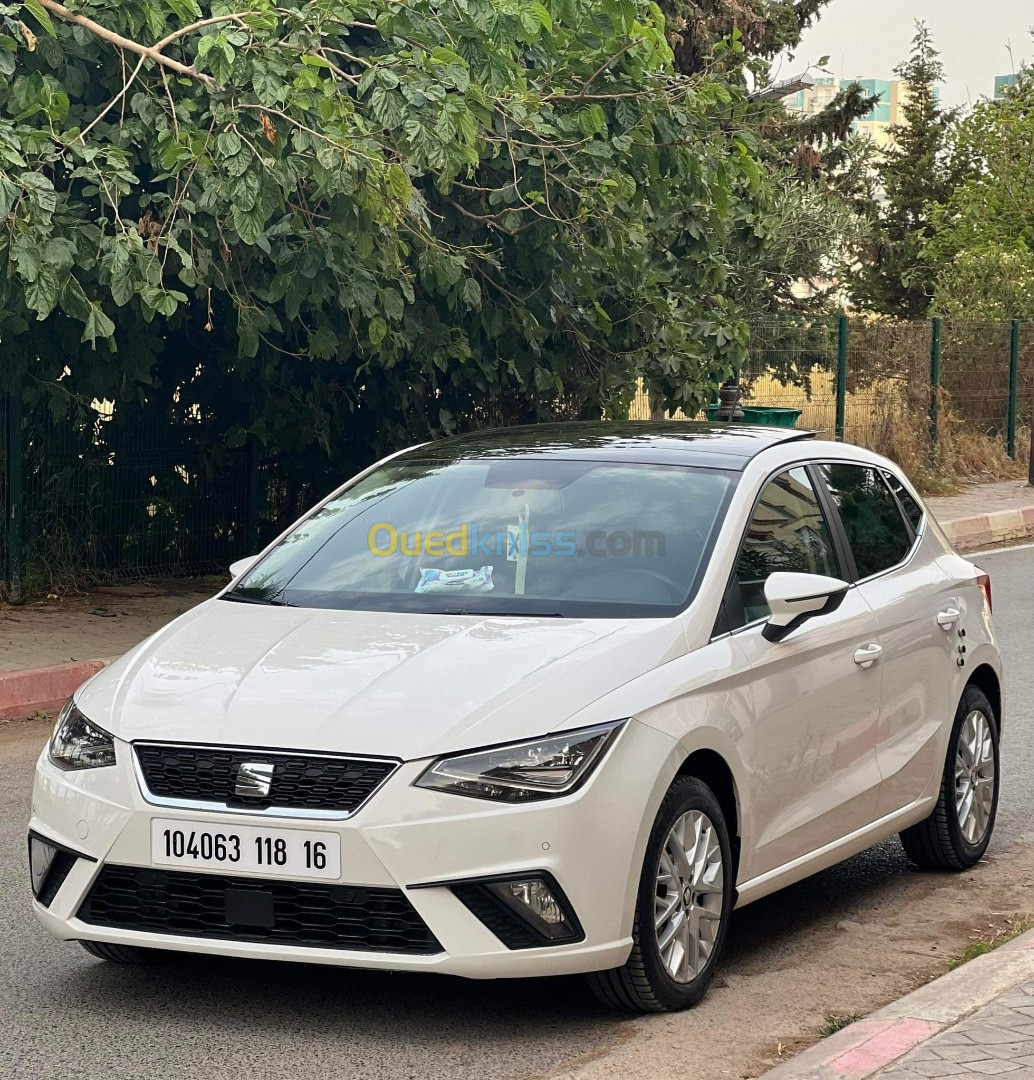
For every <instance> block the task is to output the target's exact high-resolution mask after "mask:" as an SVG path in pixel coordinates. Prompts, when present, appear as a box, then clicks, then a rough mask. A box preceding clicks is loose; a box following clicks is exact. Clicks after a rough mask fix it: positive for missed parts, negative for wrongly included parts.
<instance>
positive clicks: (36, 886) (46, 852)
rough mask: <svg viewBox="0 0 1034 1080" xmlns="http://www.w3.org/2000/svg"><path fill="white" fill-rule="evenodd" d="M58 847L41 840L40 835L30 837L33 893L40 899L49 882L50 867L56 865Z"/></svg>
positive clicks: (30, 870)
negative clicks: (44, 887)
mask: <svg viewBox="0 0 1034 1080" xmlns="http://www.w3.org/2000/svg"><path fill="white" fill-rule="evenodd" d="M55 855H57V848H56V847H54V845H53V844H48V843H47V842H46V840H41V839H40V838H39V837H38V836H30V837H29V873H30V875H31V876H32V895H33V896H34V897H35V898H36V899H37V900H38V899H39V898H40V893H42V892H43V886H44V885H45V884H46V882H47V877H48V876H49V874H50V868H51V867H52V866H53V865H54V856H55Z"/></svg>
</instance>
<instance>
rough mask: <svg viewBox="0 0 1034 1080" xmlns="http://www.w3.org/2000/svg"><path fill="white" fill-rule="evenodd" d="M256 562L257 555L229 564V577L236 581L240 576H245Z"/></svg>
mask: <svg viewBox="0 0 1034 1080" xmlns="http://www.w3.org/2000/svg"><path fill="white" fill-rule="evenodd" d="M257 562H258V556H257V555H249V556H248V557H247V558H245V559H238V560H237V561H236V562H232V563H230V577H232V578H234V579H235V580H236V579H237V578H239V577H240V576H241V574H246V573H247V572H248V571H249V570H250V569H251V568H252V567H253V566H254V565H255V563H257Z"/></svg>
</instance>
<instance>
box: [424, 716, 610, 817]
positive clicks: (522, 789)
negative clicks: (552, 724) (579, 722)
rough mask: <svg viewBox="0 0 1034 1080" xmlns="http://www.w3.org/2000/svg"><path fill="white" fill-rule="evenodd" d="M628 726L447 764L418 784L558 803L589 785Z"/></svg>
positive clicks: (451, 759)
mask: <svg viewBox="0 0 1034 1080" xmlns="http://www.w3.org/2000/svg"><path fill="white" fill-rule="evenodd" d="M624 723H625V721H624V720H618V721H616V722H615V723H612V724H599V725H598V726H596V727H591V728H581V729H580V730H578V731H565V732H564V733H563V734H562V735H546V736H544V737H543V738H541V739H531V740H529V741H528V742H520V743H511V744H510V745H509V746H497V747H495V748H494V749H492V750H478V751H476V752H475V753H473V754H460V755H458V756H457V757H448V758H442V759H441V760H440V761H436V762H435V763H434V764H433V765H432V766H431V767H430V768H429V769H428V770H427V771H426V772H424V773H421V775H420V777H419V778H418V779H417V780H416V781H415V783H416V786H417V787H423V788H434V789H435V790H437V791H451V792H453V794H455V795H471V796H473V797H474V798H477V799H497V800H499V801H501V802H531V801H533V800H535V799H555V798H557V797H559V796H560V795H567V794H568V793H569V792H571V791H574V789H575V788H576V787H578V786H579V784H582V783H584V781H585V780H586V778H587V777H588V776H589V774H590V773H591V772H592V770H593V769H594V768H595V767H596V766H597V765H598V764H599V762H600V760H601V759H602V757H603V751H604V750H605V749H606V747H607V744H608V743H609V742H610V741H611V740H612V739H613V738H614V736H615V735H616V734H617V732H618V730H619V729H620V728H621V726H622V725H623V724H624Z"/></svg>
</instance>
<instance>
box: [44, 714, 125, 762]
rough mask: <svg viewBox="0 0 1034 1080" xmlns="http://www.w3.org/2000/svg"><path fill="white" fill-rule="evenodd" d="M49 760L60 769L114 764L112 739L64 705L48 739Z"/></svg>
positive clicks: (81, 715)
mask: <svg viewBox="0 0 1034 1080" xmlns="http://www.w3.org/2000/svg"><path fill="white" fill-rule="evenodd" d="M50 760H51V761H52V762H53V763H54V764H55V765H56V766H57V767H58V768H59V769H101V768H103V767H104V766H105V765H114V764H115V740H114V739H113V738H112V737H111V736H110V735H109V734H108V733H107V732H106V731H104V730H103V729H102V728H99V727H97V725H96V724H93V723H91V722H90V721H89V720H87V719H86V717H85V716H83V714H82V713H81V712H80V711H79V710H78V709H77V708H76V707H75V704H74V703H73V701H72V699H71V698H69V699H68V701H67V702H65V707H64V708H63V709H62V710H61V715H60V716H58V718H57V723H56V724H55V725H54V734H53V735H52V736H51V739H50Z"/></svg>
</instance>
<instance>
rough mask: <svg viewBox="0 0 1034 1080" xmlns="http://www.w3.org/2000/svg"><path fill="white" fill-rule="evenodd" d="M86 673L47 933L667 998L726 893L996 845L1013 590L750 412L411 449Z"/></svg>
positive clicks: (53, 826) (704, 948)
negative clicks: (998, 611)
mask: <svg viewBox="0 0 1034 1080" xmlns="http://www.w3.org/2000/svg"><path fill="white" fill-rule="evenodd" d="M234 570H235V578H234V581H233V582H232V584H231V585H229V586H228V587H227V588H226V589H224V590H223V592H221V593H220V594H219V595H218V596H216V597H215V598H213V599H212V600H209V601H207V602H205V603H203V604H201V605H200V606H199V607H196V608H194V609H193V610H192V611H189V612H187V613H186V614H185V615H183V616H181V617H180V618H178V619H176V620H175V621H174V622H172V623H171V624H169V625H168V626H166V627H165V628H164V629H162V630H160V631H159V632H158V633H157V634H155V635H154V636H152V637H151V638H149V639H148V640H147V641H145V642H143V643H142V644H141V645H139V646H138V647H137V648H135V649H133V650H132V651H131V652H130V653H128V654H127V655H126V656H124V657H122V658H121V659H120V660H118V661H117V662H116V663H114V664H112V665H111V666H110V667H109V668H108V669H107V670H105V671H103V672H101V673H100V674H98V675H97V676H95V677H94V678H93V679H92V680H91V681H90V682H88V683H87V684H86V685H85V686H83V687H82V688H81V689H80V690H79V691H78V692H77V693H76V694H75V696H74V698H73V700H71V701H69V703H68V704H67V705H66V706H65V708H64V710H63V712H62V713H61V716H60V718H59V720H58V722H57V726H56V728H55V731H54V735H53V738H52V739H51V741H50V743H49V745H48V746H47V748H46V749H45V750H44V752H43V754H42V756H41V757H40V759H39V764H38V767H37V772H36V782H35V789H34V792H33V802H32V820H31V823H30V833H29V847H30V863H31V874H32V889H33V895H34V909H35V913H36V915H37V916H38V918H39V920H40V922H41V923H42V924H43V926H44V927H45V928H46V929H47V930H48V931H49V932H50V933H51V934H53V935H54V936H55V937H58V938H61V939H65V940H75V941H80V942H81V943H82V944H83V945H84V946H85V947H86V949H87V950H88V951H89V952H91V953H93V954H94V955H95V956H98V957H102V958H104V959H107V960H113V961H123V962H138V961H141V960H145V959H149V958H155V957H158V956H161V955H162V952H161V951H162V950H178V951H184V952H197V953H209V954H216V955H221V956H243V957H253V958H259V959H268V960H295V961H305V962H313V963H321V964H339V965H344V966H351V967H365V968H383V969H394V970H407V971H425V972H426V971H439V972H447V973H450V974H455V975H464V976H469V977H471V978H497V977H512V976H532V975H558V974H563V973H572V972H584V973H588V974H589V977H590V981H591V983H592V985H593V986H594V988H595V990H596V991H597V993H598V994H599V995H600V996H601V997H602V998H603V1000H604V1001H605V1002H607V1003H609V1004H610V1005H612V1006H615V1007H619V1008H624V1009H629V1010H644V1011H646V1010H654V1011H659V1010H668V1009H679V1008H683V1007H685V1006H687V1005H691V1004H692V1003H694V1002H695V1001H697V1000H698V999H699V998H700V997H701V995H702V994H703V993H704V991H705V989H706V988H707V985H708V983H709V982H710V980H711V979H712V977H713V975H714V971H715V965H716V963H717V962H718V959H719V956H720V954H721V951H722V946H723V942H724V939H725V935H726V929H727V926H728V923H729V918H730V913H731V912H732V909H733V908H734V907H736V906H742V905H744V904H749V903H750V902H751V901H753V900H757V899H758V898H759V897H761V896H764V895H766V894H767V893H771V892H773V891H774V890H776V889H779V888H782V887H783V886H784V885H788V884H790V883H791V882H795V881H799V880H800V879H801V878H804V877H806V876H808V875H809V874H814V873H815V872H816V871H819V870H822V869H823V868H825V867H828V866H830V865H831V864H833V863H836V862H838V861H840V860H842V859H846V858H848V857H849V856H851V855H854V854H855V853H857V852H860V851H862V850H863V849H864V848H867V847H869V846H870V845H872V844H875V843H876V842H878V841H880V840H883V839H884V838H886V837H888V836H890V835H892V834H893V833H900V834H901V837H902V840H903V842H904V845H905V850H906V851H907V852H908V854H909V856H911V858H912V859H913V861H914V862H916V863H917V864H918V865H919V866H921V867H924V868H931V869H932V868H941V869H946V870H960V869H964V868H966V867H970V866H972V865H973V864H974V863H976V862H977V861H978V860H979V859H980V858H981V856H982V855H983V853H984V851H985V849H986V848H987V845H988V841H989V839H990V836H991V831H992V828H993V826H994V819H995V811H996V806H997V799H998V778H999V768H998V761H999V759H998V739H999V733H1000V730H1001V718H1002V689H1001V686H1002V679H1001V663H1000V659H999V655H998V649H997V647H996V644H995V637H994V631H993V629H992V624H991V592H990V583H989V581H988V578H987V576H986V575H984V574H983V573H982V572H981V571H980V570H979V569H978V568H977V567H975V566H974V565H973V564H972V563H970V562H968V561H967V560H966V559H963V558H961V557H960V556H959V555H957V554H955V552H954V551H953V550H952V548H951V546H950V545H949V543H948V542H947V540H946V539H945V537H944V535H943V533H942V532H941V530H940V529H939V528H938V526H937V523H936V522H935V521H934V520H933V518H932V517H931V516H930V514H929V513H928V512H927V511H926V510H925V509H924V507H923V503H922V501H921V500H920V498H919V497H918V495H917V494H916V493H915V491H914V490H913V489H912V488H911V486H910V485H909V483H908V481H907V480H906V479H905V477H904V476H902V474H901V472H900V471H899V470H898V468H897V467H896V466H895V465H893V464H892V463H891V462H889V461H886V460H884V459H883V458H881V457H878V456H877V455H875V454H872V453H869V452H868V451H865V450H860V449H858V448H856V447H852V446H845V445H841V444H835V443H829V442H819V441H815V440H813V439H812V438H811V436H810V435H808V434H807V433H803V432H799V431H793V430H789V431H788V430H781V429H777V428H752V427H741V426H735V425H713V426H712V425H702V424H691V423H673V424H623V425H606V424H593V425H550V426H544V427H536V428H524V429H509V430H503V431H497V432H487V433H480V434H475V435H470V436H465V437H461V438H457V439H451V440H445V441H442V442H437V443H433V444H429V445H425V446H419V447H415V448H413V449H410V450H407V451H405V452H403V453H401V454H396V455H394V456H392V457H390V458H387V459H385V460H384V461H383V462H380V463H379V464H377V465H376V466H374V467H373V468H371V469H369V470H367V471H366V472H364V473H361V474H360V475H359V476H357V477H356V478H355V479H354V480H352V481H350V482H349V483H348V484H346V485H345V486H344V487H342V488H340V489H339V490H338V491H336V492H335V493H334V494H333V495H331V496H330V497H329V498H328V499H327V500H325V501H324V502H323V503H322V504H320V506H318V507H317V508H316V509H315V510H314V511H313V512H312V513H311V514H309V515H308V516H307V517H305V518H304V519H303V520H301V521H300V522H299V523H298V524H296V525H294V526H293V527H292V528H291V529H289V530H288V531H287V532H286V533H285V534H284V535H283V536H282V537H280V539H279V540H277V541H276V542H275V543H273V544H272V545H270V547H269V548H267V549H266V551H265V552H263V553H262V555H260V556H258V557H257V558H254V559H250V560H245V561H244V564H243V565H242V564H237V565H236V567H235V568H234Z"/></svg>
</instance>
